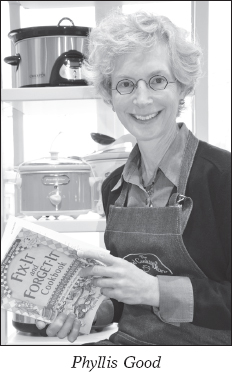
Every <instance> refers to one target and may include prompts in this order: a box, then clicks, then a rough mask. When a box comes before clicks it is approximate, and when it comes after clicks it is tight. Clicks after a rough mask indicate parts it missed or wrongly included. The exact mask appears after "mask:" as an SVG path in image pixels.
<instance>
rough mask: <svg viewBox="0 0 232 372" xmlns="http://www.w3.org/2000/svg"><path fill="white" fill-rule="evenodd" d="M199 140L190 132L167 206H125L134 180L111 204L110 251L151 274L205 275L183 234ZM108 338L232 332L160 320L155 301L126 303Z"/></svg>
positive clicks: (167, 339)
mask: <svg viewBox="0 0 232 372" xmlns="http://www.w3.org/2000/svg"><path fill="white" fill-rule="evenodd" d="M198 142H199V141H198V139H197V138H196V137H195V136H194V135H193V134H192V133H191V132H190V131H189V136H188V141H187V145H186V148H185V152H184V156H183V160H182V165H181V172H180V178H179V184H178V187H177V192H176V193H174V194H173V195H172V196H171V198H170V200H169V204H168V206H166V207H161V208H153V207H151V208H149V207H130V208H127V207H125V204H126V199H127V195H128V191H129V184H128V183H125V182H124V185H123V188H122V191H121V194H120V196H119V198H118V199H117V200H116V202H115V205H114V206H112V205H111V206H110V211H109V217H108V221H107V226H106V231H105V245H106V247H107V249H108V250H110V252H111V254H113V255H115V256H117V257H121V258H123V259H126V260H128V261H129V262H132V263H134V264H136V265H137V266H138V267H139V268H140V269H142V270H144V271H145V272H147V273H148V274H150V275H154V276H156V275H170V276H186V277H190V278H191V277H194V278H200V279H205V278H206V275H205V274H204V273H203V272H202V270H201V269H200V268H199V267H198V265H197V264H196V263H195V262H194V260H193V259H192V258H191V257H190V255H189V253H188V251H187V249H186V247H185V245H184V242H183V238H182V236H183V232H184V229H185V227H186V224H187V222H188V219H189V216H190V213H191V210H192V206H193V202H192V199H191V198H189V197H187V196H185V189H186V184H187V180H188V177H189V173H190V170H191V167H192V163H193V159H194V156H195V153H196V150H197V146H198ZM102 342H103V344H104V341H102ZM105 342H107V343H106V344H108V345H221V344H222V345H225V344H230V332H229V331H221V330H212V329H209V328H203V327H198V326H195V325H193V324H192V323H181V319H180V324H179V326H176V325H173V324H169V323H165V322H163V321H162V320H160V318H159V317H158V315H156V314H154V312H153V308H152V306H147V305H127V304H124V308H123V313H122V316H121V319H120V322H119V324H118V331H117V332H116V333H114V334H113V335H111V336H110V339H109V340H108V341H106V340H105ZM97 344H99V345H100V344H101V342H99V343H97Z"/></svg>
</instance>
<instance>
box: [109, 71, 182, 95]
mask: <svg viewBox="0 0 232 372" xmlns="http://www.w3.org/2000/svg"><path fill="white" fill-rule="evenodd" d="M156 76H158V77H162V78H164V79H165V80H166V82H167V84H166V85H165V87H164V88H163V89H153V88H152V87H151V85H150V81H151V79H153V78H154V77H156ZM124 80H128V81H130V82H132V83H133V81H132V80H130V79H122V80H119V81H118V82H117V85H116V88H111V90H116V91H117V92H118V93H119V94H121V96H125V95H127V94H131V93H132V92H133V91H134V90H135V88H138V82H139V81H140V80H142V81H144V82H145V83H146V85H148V86H149V87H150V88H151V89H152V90H154V92H156V91H157V90H164V89H166V87H167V86H168V84H175V83H176V81H177V80H176V81H168V80H167V78H166V77H165V76H162V75H153V76H152V77H151V78H150V79H149V81H148V83H147V82H146V80H144V79H139V80H137V82H136V83H133V84H134V86H133V89H132V91H131V92H130V93H120V92H119V91H118V89H117V86H118V84H119V83H120V82H121V81H124Z"/></svg>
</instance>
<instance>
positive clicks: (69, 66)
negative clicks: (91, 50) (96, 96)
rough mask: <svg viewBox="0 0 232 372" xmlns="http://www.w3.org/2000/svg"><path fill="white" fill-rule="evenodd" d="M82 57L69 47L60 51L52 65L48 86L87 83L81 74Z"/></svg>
mask: <svg viewBox="0 0 232 372" xmlns="http://www.w3.org/2000/svg"><path fill="white" fill-rule="evenodd" d="M84 59H85V57H84V55H83V54H82V53H81V52H78V51H77V50H73V49H71V50H69V51H68V52H64V53H62V54H61V55H60V56H59V57H58V58H57V59H56V61H55V63H54V65H53V68H52V71H51V75H50V81H49V84H50V86H66V85H75V86H80V85H88V84H87V82H86V80H84V79H83V76H82V75H83V73H82V63H83V60H84Z"/></svg>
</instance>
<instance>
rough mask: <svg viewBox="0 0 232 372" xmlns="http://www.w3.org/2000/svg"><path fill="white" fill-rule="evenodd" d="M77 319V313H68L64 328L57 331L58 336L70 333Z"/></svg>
mask: <svg viewBox="0 0 232 372" xmlns="http://www.w3.org/2000/svg"><path fill="white" fill-rule="evenodd" d="M75 319H76V315H75V314H73V313H71V314H68V316H67V318H66V320H65V323H64V324H63V326H62V328H61V329H60V330H59V332H58V333H57V337H58V338H65V337H67V336H68V334H69V333H70V332H71V330H72V327H73V324H74V321H75Z"/></svg>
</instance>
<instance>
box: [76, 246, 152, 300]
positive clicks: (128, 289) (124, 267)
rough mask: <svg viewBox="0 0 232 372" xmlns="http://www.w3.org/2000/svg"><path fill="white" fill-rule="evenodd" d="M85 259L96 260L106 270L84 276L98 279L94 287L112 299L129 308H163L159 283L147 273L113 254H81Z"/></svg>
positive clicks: (85, 271) (93, 270)
mask: <svg viewBox="0 0 232 372" xmlns="http://www.w3.org/2000/svg"><path fill="white" fill-rule="evenodd" d="M78 254H79V255H80V257H81V258H94V259H96V260H98V261H101V262H103V263H104V264H106V266H100V265H99V266H98V265H97V266H94V267H88V268H85V269H82V270H81V271H80V276H82V277H86V276H89V275H92V276H96V277H98V278H95V279H94V285H96V286H99V287H101V288H102V290H101V292H102V294H104V295H105V296H106V297H108V298H114V299H116V300H118V301H120V302H124V303H125V304H130V305H132V304H133V305H135V304H143V305H151V306H156V307H159V285H158V279H157V278H156V277H154V276H151V275H149V274H147V273H145V272H144V271H143V270H141V269H139V268H138V267H136V266H135V265H133V264H132V263H130V262H128V261H126V260H123V259H122V258H118V257H114V256H112V255H110V254H107V253H104V252H99V251H97V250H96V252H94V253H93V251H85V252H78Z"/></svg>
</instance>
